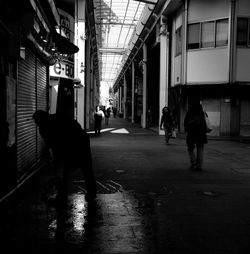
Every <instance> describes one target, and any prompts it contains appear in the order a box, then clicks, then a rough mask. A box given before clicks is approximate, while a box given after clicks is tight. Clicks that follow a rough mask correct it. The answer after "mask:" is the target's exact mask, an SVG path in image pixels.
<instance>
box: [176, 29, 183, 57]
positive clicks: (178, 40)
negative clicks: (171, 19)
mask: <svg viewBox="0 0 250 254" xmlns="http://www.w3.org/2000/svg"><path fill="white" fill-rule="evenodd" d="M181 53H182V27H179V28H178V29H177V30H176V31H175V56H178V55H181Z"/></svg>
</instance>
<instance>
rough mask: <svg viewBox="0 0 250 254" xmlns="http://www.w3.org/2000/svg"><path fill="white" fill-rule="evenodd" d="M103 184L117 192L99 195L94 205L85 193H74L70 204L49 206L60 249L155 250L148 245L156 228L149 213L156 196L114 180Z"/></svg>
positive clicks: (52, 235) (50, 225)
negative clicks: (90, 203)
mask: <svg viewBox="0 0 250 254" xmlns="http://www.w3.org/2000/svg"><path fill="white" fill-rule="evenodd" d="M100 186H101V187H103V186H108V187H107V188H109V190H110V191H111V192H113V193H109V194H98V198H97V201H96V203H95V204H93V205H91V206H89V205H88V203H87V202H86V201H85V198H84V194H71V195H69V196H68V199H67V205H66V207H61V206H60V205H57V206H51V207H48V218H49V222H48V236H49V238H50V239H51V240H52V241H54V242H55V243H56V246H57V251H58V252H60V251H66V250H71V251H72V250H74V251H76V250H79V251H80V250H85V251H88V252H86V253H151V252H150V250H149V249H147V248H148V247H149V246H151V245H150V244H149V242H150V241H152V232H151V228H152V227H151V225H150V224H151V222H150V221H149V218H148V214H146V213H147V211H148V212H150V213H151V210H152V209H153V207H152V205H153V199H152V200H151V201H150V200H149V199H148V198H146V196H144V195H140V196H138V195H137V196H136V195H135V193H133V192H126V191H124V190H123V188H122V186H121V185H120V184H119V183H117V182H114V181H112V180H110V181H108V182H107V183H105V185H104V184H101V185H100ZM107 188H106V187H105V188H104V190H106V191H107ZM115 188H117V189H116V191H115ZM138 198H139V199H138ZM74 253H75V252H74ZM84 253H85V252H84Z"/></svg>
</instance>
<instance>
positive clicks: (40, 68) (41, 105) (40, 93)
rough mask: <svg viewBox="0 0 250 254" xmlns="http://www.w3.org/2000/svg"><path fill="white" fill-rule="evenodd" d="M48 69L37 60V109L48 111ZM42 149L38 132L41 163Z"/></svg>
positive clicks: (38, 151)
mask: <svg viewBox="0 0 250 254" xmlns="http://www.w3.org/2000/svg"><path fill="white" fill-rule="evenodd" d="M47 70H48V67H46V65H44V63H43V62H41V60H40V59H39V58H37V75H36V78H37V80H36V81H37V82H36V83H37V109H38V110H39V109H41V110H45V111H47V110H48V95H49V90H48V89H49V87H48V85H47V84H48V82H47V81H48V75H47V73H48V71H47ZM43 149H44V141H43V140H42V138H41V136H40V134H39V132H38V131H37V160H38V162H40V161H41V159H42V155H43Z"/></svg>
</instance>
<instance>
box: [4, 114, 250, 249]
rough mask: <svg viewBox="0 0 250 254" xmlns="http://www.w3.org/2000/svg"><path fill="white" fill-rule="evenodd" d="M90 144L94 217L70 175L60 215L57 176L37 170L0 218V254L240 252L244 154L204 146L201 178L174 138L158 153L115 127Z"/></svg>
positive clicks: (226, 144) (247, 190)
mask: <svg viewBox="0 0 250 254" xmlns="http://www.w3.org/2000/svg"><path fill="white" fill-rule="evenodd" d="M106 127H107V128H106ZM90 135H91V148H92V155H93V164H94V169H95V173H96V178H97V185H98V197H97V206H96V208H93V207H88V205H87V203H86V202H85V199H84V193H85V188H84V180H83V179H82V176H81V174H80V172H78V171H77V170H76V171H74V172H72V174H71V176H70V183H71V184H70V192H69V196H68V203H67V206H66V207H63V206H58V205H57V203H56V202H55V196H56V188H55V186H56V183H57V178H56V177H55V176H56V174H57V173H58V172H57V173H56V172H55V170H52V169H45V170H43V171H42V172H40V173H39V174H38V175H37V176H36V177H34V179H32V180H31V181H30V183H29V184H27V187H25V188H23V189H24V190H22V191H20V193H19V194H18V195H17V198H16V201H15V202H11V203H9V204H8V203H7V207H5V209H4V210H3V209H2V210H1V227H0V239H1V240H0V241H2V243H5V244H6V245H7V247H8V248H9V250H8V253H9V252H10V253H11V251H17V250H18V251H21V252H22V251H23V253H32V254H33V253H64V252H65V253H91V254H95V253H96V254H99V253H100V254H135V253H142V254H162V253H164V254H177V253H178V254H179V253H180V254H189V253H190V254H195V253H197V254H198V253H199V254H208V253H209V254H222V253H223V254H231V253H237V254H238V253H249V252H250V242H249V239H250V156H249V152H250V144H247V143H240V142H233V141H219V140H209V143H208V144H207V145H206V147H205V158H204V163H205V164H204V171H202V172H191V171H189V170H188V167H189V163H188V157H187V151H186V145H185V140H184V139H183V138H177V139H174V140H173V139H172V140H171V142H170V143H171V144H170V145H165V143H164V137H163V136H158V134H156V133H155V132H153V131H151V130H145V129H142V128H140V127H139V126H138V125H137V124H131V123H130V122H128V121H127V120H124V119H121V118H116V119H114V118H111V119H110V124H109V126H103V131H102V134H101V135H100V136H98V137H95V136H94V135H93V134H92V133H90ZM59 173H60V172H59ZM3 253H4V252H3ZM6 253H7V251H6Z"/></svg>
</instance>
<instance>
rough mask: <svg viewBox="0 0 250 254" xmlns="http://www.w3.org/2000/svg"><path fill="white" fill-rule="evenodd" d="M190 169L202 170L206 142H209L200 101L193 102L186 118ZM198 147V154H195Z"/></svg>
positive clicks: (185, 125) (185, 126)
mask: <svg viewBox="0 0 250 254" xmlns="http://www.w3.org/2000/svg"><path fill="white" fill-rule="evenodd" d="M184 128H185V131H186V133H187V135H186V143H187V148H188V155H189V159H190V163H191V166H190V170H202V166H203V150H204V144H205V143H207V135H206V129H207V127H206V121H205V115H204V111H203V108H202V106H201V104H200V102H199V101H198V102H191V104H190V105H189V109H188V111H187V113H186V116H185V119H184ZM195 149H196V154H195Z"/></svg>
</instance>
